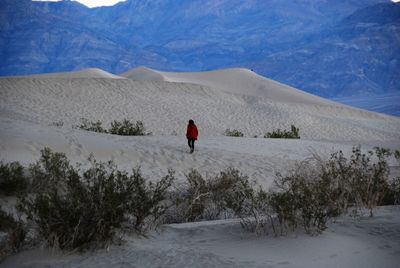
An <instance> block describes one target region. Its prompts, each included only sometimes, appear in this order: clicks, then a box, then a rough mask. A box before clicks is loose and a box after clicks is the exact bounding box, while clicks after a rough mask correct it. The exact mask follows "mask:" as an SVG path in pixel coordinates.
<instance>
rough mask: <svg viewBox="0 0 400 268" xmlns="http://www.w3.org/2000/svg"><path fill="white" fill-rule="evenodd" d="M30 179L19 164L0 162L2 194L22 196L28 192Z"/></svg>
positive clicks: (0, 190)
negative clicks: (21, 194)
mask: <svg viewBox="0 0 400 268" xmlns="http://www.w3.org/2000/svg"><path fill="white" fill-rule="evenodd" d="M27 186H28V179H27V178H26V177H25V175H24V168H23V167H22V165H21V164H20V163H19V162H12V163H8V164H7V163H6V164H4V163H3V162H0V193H1V194H4V195H14V194H20V193H23V192H25V191H26V190H27Z"/></svg>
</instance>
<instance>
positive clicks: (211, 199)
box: [166, 168, 253, 223]
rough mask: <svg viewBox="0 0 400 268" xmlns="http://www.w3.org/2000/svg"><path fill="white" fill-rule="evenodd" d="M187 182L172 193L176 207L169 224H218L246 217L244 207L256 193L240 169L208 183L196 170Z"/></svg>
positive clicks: (210, 179)
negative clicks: (209, 222) (207, 222)
mask: <svg viewBox="0 0 400 268" xmlns="http://www.w3.org/2000/svg"><path fill="white" fill-rule="evenodd" d="M186 179H187V182H186V184H184V185H183V186H181V187H180V189H178V191H176V192H173V193H171V197H170V200H171V202H172V204H173V205H172V207H170V209H169V213H168V217H167V220H166V222H168V223H177V222H192V221H199V220H215V219H220V218H226V217H233V216H234V215H240V216H241V215H244V210H242V206H243V203H244V202H245V200H246V197H247V195H248V192H252V191H253V190H252V188H251V186H250V183H249V181H248V178H247V176H244V175H242V174H241V173H240V172H239V171H238V170H237V169H234V168H228V169H226V170H225V171H221V172H220V174H218V175H216V176H215V177H210V178H206V179H205V178H203V176H202V175H201V174H200V173H199V172H198V171H197V170H191V171H190V172H189V173H188V174H187V175H186ZM246 215H247V214H246Z"/></svg>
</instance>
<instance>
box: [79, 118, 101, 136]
mask: <svg viewBox="0 0 400 268" xmlns="http://www.w3.org/2000/svg"><path fill="white" fill-rule="evenodd" d="M80 121H81V124H80V125H79V126H78V128H80V129H83V130H87V131H93V132H99V133H107V130H106V129H105V128H103V126H102V124H103V123H102V122H101V121H100V120H97V121H96V122H93V121H89V120H88V119H86V118H81V120H80Z"/></svg>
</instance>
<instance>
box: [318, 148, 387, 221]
mask: <svg viewBox="0 0 400 268" xmlns="http://www.w3.org/2000/svg"><path fill="white" fill-rule="evenodd" d="M390 154H391V152H390V151H389V150H388V149H383V148H375V151H368V152H367V153H362V152H361V148H360V146H358V147H353V150H352V155H351V156H350V159H347V158H346V157H344V155H343V153H342V152H341V151H339V152H337V153H334V154H332V155H331V158H330V160H329V161H328V162H327V163H326V164H325V166H324V167H323V170H322V171H323V174H322V175H323V176H325V177H333V178H337V179H338V180H339V181H338V184H340V186H341V191H340V196H341V199H340V200H341V202H344V203H343V207H344V208H347V207H349V206H352V207H353V209H354V212H357V211H360V209H362V208H367V209H368V210H369V211H370V215H371V216H372V214H373V209H374V207H376V206H377V205H378V204H379V203H381V202H382V200H383V198H384V196H385V194H386V191H387V189H388V184H389V171H390V170H389V166H388V163H387V158H388V157H389V156H390ZM372 158H376V160H377V161H376V162H374V161H372Z"/></svg>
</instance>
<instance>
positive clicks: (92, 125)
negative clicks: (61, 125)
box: [78, 118, 150, 136]
mask: <svg viewBox="0 0 400 268" xmlns="http://www.w3.org/2000/svg"><path fill="white" fill-rule="evenodd" d="M78 128H80V129H83V130H87V131H94V132H100V133H110V134H114V135H121V136H144V135H150V133H146V129H145V127H144V124H143V122H142V121H136V123H133V122H131V121H130V120H128V119H124V120H123V121H117V120H114V121H112V122H111V128H110V129H109V130H107V129H105V128H103V126H102V122H101V121H99V120H98V121H96V122H92V121H89V120H88V119H85V118H81V124H80V125H79V126H78Z"/></svg>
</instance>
